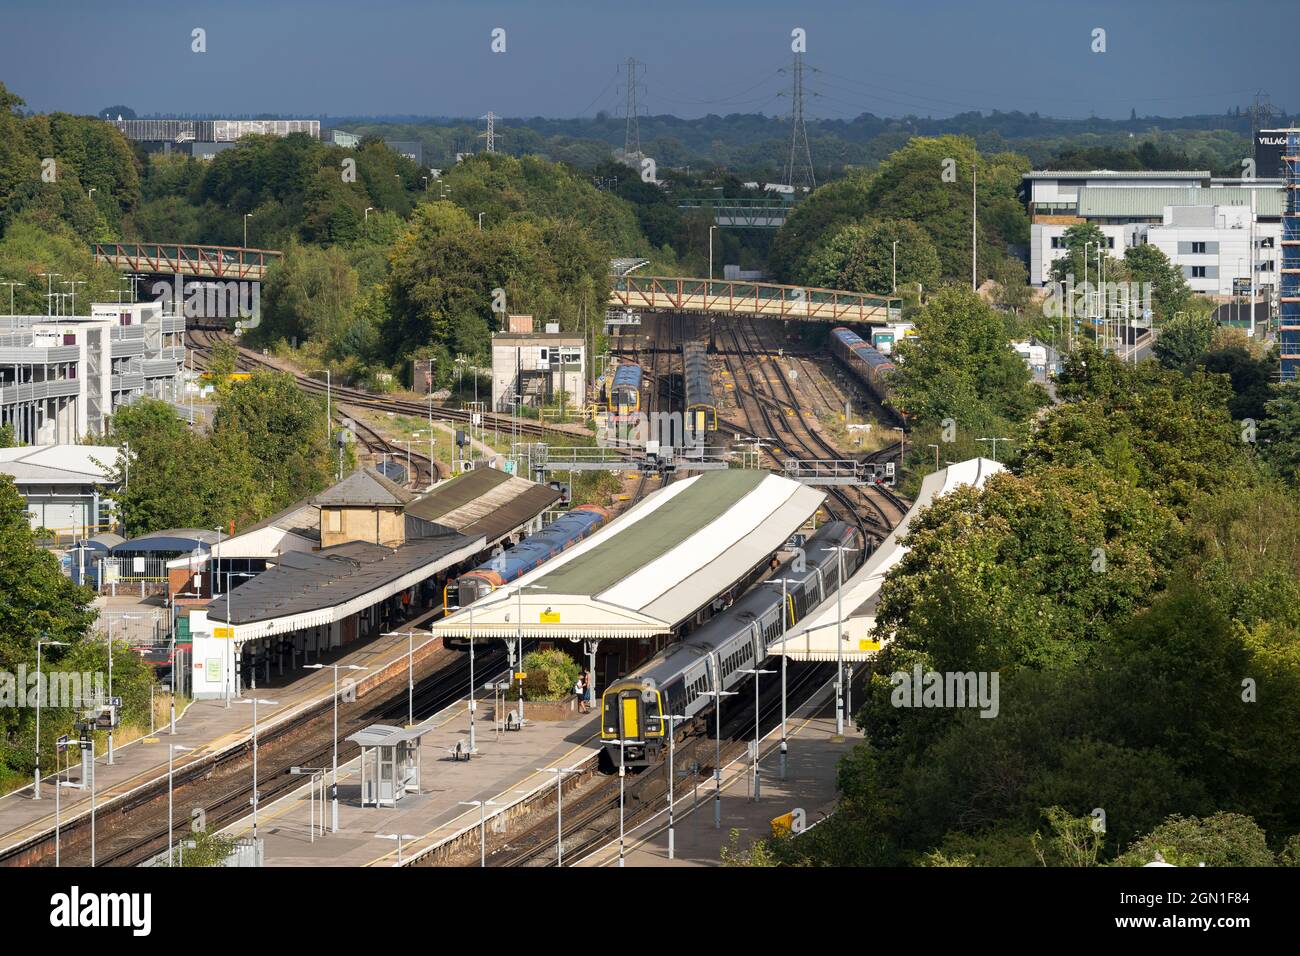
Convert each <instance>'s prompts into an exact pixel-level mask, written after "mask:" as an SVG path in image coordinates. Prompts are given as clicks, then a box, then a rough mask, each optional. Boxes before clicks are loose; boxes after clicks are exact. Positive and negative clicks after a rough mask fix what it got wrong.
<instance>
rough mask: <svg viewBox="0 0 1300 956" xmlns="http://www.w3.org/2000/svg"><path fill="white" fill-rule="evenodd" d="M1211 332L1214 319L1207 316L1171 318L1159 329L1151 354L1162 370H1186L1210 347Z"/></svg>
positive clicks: (1188, 315) (1189, 315)
mask: <svg viewBox="0 0 1300 956" xmlns="http://www.w3.org/2000/svg"><path fill="white" fill-rule="evenodd" d="M1214 329H1215V323H1214V319H1213V318H1211V317H1210V316H1208V315H1199V314H1190V313H1189V314H1187V315H1178V316H1174V317H1173V318H1172V319H1170V320H1169V321H1168V322H1166V323H1165V324H1164V326H1163V327H1162V328H1161V329H1160V337H1159V338H1158V339H1156V344H1155V346H1154V347H1153V348H1152V351H1153V352H1154V353H1155V357H1156V358H1157V359H1158V360H1159V361H1160V364H1161V365H1163V366H1165V368H1176V369H1182V370H1185V371H1186V370H1190V369H1191V367H1192V366H1193V365H1194V364H1195V363H1196V360H1197V359H1198V358H1200V357H1201V356H1202V355H1204V354H1205V351H1206V350H1207V349H1208V348H1209V347H1210V339H1211V337H1212V336H1213V335H1214Z"/></svg>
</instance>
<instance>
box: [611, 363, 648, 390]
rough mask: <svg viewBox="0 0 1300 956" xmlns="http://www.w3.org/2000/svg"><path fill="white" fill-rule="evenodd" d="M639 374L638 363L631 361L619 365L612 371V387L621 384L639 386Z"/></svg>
mask: <svg viewBox="0 0 1300 956" xmlns="http://www.w3.org/2000/svg"><path fill="white" fill-rule="evenodd" d="M641 374H642V373H641V366H640V365H636V364H632V363H628V364H625V365H620V366H619V367H618V370H617V371H615V372H614V387H615V388H618V387H619V386H621V385H633V386H636V387H637V388H640V387H641Z"/></svg>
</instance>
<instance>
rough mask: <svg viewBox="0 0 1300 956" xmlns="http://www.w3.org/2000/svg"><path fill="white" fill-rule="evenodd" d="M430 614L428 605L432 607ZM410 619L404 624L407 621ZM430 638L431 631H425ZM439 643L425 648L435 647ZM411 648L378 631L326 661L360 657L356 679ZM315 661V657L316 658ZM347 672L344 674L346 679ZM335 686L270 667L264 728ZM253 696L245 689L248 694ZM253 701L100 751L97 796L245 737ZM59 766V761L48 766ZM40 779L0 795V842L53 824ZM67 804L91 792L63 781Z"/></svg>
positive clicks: (76, 804)
mask: <svg viewBox="0 0 1300 956" xmlns="http://www.w3.org/2000/svg"><path fill="white" fill-rule="evenodd" d="M426 613H427V612H426ZM403 626H405V625H403ZM424 639H425V640H426V641H427V640H429V638H428V637H427V636H426V637H425V638H424ZM419 643H420V637H419V635H418V634H417V635H416V645H417V652H416V662H417V665H416V666H417V668H418V666H419V660H420V653H419V649H418V648H419ZM440 645H441V642H440V641H439V642H437V643H435V644H433V645H430V647H429V648H428V649H427V650H428V651H431V652H432V651H436V650H437V649H439V648H440ZM407 653H408V641H407V639H406V638H405V637H375V638H373V639H371V640H370V641H367V642H366V643H364V644H362V645H360V646H358V645H355V644H354V645H351V646H349V647H346V648H341V649H339V650H336V651H334V652H332V653H327V654H322V655H321V663H325V664H334V663H339V664H358V665H360V666H362V667H366V668H368V669H369V670H368V671H365V672H362V671H351V672H345V673H348V674H349V675H350V676H351V677H352V678H353V679H354V680H360V679H363V678H364V677H365V676H366V674H367V673H373V672H375V671H377V670H380V669H382V668H383V667H385V666H387V665H389V664H392V663H393V662H395V661H402V660H404V659H405V658H406V656H407ZM311 663H315V661H314V660H312V661H311ZM342 679H343V673H340V680H342ZM333 692H334V673H333V671H332V670H331V669H322V670H318V671H307V670H301V669H299V670H297V671H290V670H289V669H288V668H286V669H285V673H284V675H283V676H280V675H279V674H278V673H277V670H276V668H275V667H274V666H272V668H271V682H270V684H269V685H268V684H266V683H265V682H264V681H260V680H259V683H258V689H257V694H258V696H259V697H261V698H263V699H271V700H275V701H276V702H277V704H278V705H279V706H277V707H275V708H266V707H259V708H258V715H257V722H258V728H259V730H261V731H264V730H265V728H267V727H269V726H271V725H272V724H273V723H276V722H278V721H280V720H285V719H288V718H290V717H291V716H292V715H294V714H296V713H297V712H299V711H301V710H303V709H306V708H310V707H312V706H313V705H315V704H317V703H319V702H321V701H325V700H329V699H330V698H331V696H332V695H333ZM249 695H251V691H249V690H245V691H244V696H246V697H247V696H249ZM252 711H253V708H252V707H251V706H249V705H247V704H234V703H232V704H231V706H230V707H226V705H225V702H224V701H219V700H218V701H211V700H204V701H195V702H193V703H191V704H190V705H189V706H188V707H187V708H186V709H185V711H184V713H183V714H181V713H178V714H177V720H176V735H175V736H174V737H173V736H172V735H171V734H169V733H168V729H169V728H168V726H167V725H166V724H165V723H163V724H160V725H159V726H158V728H157V731H156V733H155V734H154V736H152V737H144V738H141V739H139V740H136V741H133V742H131V743H129V744H125V745H122V746H117V747H116V748H115V750H114V760H113V764H112V765H110V764H109V763H108V758H107V754H106V753H105V754H101V755H100V756H99V757H98V759H97V760H96V763H95V803H96V805H97V806H103V805H104V804H105V803H107V802H108V801H109V800H111V799H113V798H114V797H117V796H120V795H121V794H123V793H127V792H129V791H130V790H133V789H135V788H136V787H139V786H142V785H144V784H146V783H148V782H149V781H151V780H155V779H157V778H159V777H161V776H165V775H166V773H167V753H168V746H167V745H168V744H179V745H181V746H185V747H191V748H193V751H192V752H185V753H181V752H177V754H176V762H175V765H176V767H177V768H178V769H179V768H181V767H184V766H186V765H187V764H188V763H190V762H192V761H194V760H196V759H199V758H200V757H202V756H204V755H206V754H210V753H213V752H215V751H218V750H221V749H223V748H225V747H228V746H230V745H231V744H234V743H237V742H240V741H242V740H245V739H247V738H248V737H249V736H250V734H251V731H252V724H253V714H252ZM97 737H98V740H99V744H100V746H101V747H102V746H105V742H106V740H107V734H104V733H100V734H98V735H97ZM70 756H71V757H72V758H73V760H74V764H73V769H72V771H71V775H70V776H67V775H65V777H64V779H65V780H68V779H71V780H77V779H79V778H80V775H81V769H80V767H81V765H80V758H79V756H78V755H77V754H75V753H72V752H70ZM49 769H51V770H52V769H53V768H49ZM43 780H44V783H43V784H42V786H41V799H40V800H33V799H32V786H31V784H28V785H27V786H26V787H23V788H22V789H20V790H15V791H12V792H10V793H8V794H5V795H4V796H3V797H0V848H4V847H8V846H12V845H13V844H15V843H19V842H21V841H22V840H25V839H27V838H28V837H30V836H34V835H35V834H37V833H41V832H44V831H47V830H53V829H54V816H55V813H54V776H53V774H52V773H51V774H49V775H47V776H44V778H43ZM60 800H61V803H62V820H63V822H65V823H66V822H67V821H69V820H71V819H73V818H74V817H76V816H79V815H81V814H82V813H88V812H89V810H90V791H89V790H88V789H87V790H84V791H83V790H78V789H70V788H64V790H63V791H62V796H61V797H60Z"/></svg>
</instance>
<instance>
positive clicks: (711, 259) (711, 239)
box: [709, 226, 718, 282]
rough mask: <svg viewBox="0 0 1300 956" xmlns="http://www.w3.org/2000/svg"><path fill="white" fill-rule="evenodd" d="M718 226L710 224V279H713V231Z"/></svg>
mask: <svg viewBox="0 0 1300 956" xmlns="http://www.w3.org/2000/svg"><path fill="white" fill-rule="evenodd" d="M717 228H718V227H717V226H709V281H710V282H712V281H713V231H714V230H715V229H717Z"/></svg>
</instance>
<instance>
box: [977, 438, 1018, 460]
mask: <svg viewBox="0 0 1300 956" xmlns="http://www.w3.org/2000/svg"><path fill="white" fill-rule="evenodd" d="M975 440H976V441H980V442H992V443H993V460H994V461H997V460H998V442H1000V441H1011V439H1010V438H977V439H975Z"/></svg>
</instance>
